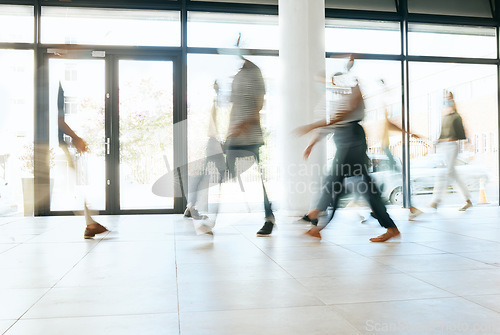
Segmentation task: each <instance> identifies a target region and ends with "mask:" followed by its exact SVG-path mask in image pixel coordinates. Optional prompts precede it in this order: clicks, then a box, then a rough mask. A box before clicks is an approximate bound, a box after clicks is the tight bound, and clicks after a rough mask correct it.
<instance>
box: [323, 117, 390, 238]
mask: <svg viewBox="0 0 500 335" xmlns="http://www.w3.org/2000/svg"><path fill="white" fill-rule="evenodd" d="M333 138H334V141H335V145H336V147H337V153H336V154H335V158H334V160H333V163H332V164H333V166H332V169H331V174H330V175H329V176H328V177H327V180H326V182H325V183H324V184H323V188H322V194H321V198H320V200H319V202H318V206H317V209H318V210H320V211H325V210H326V209H327V207H328V205H329V204H331V205H332V207H333V210H332V213H331V215H330V218H329V221H330V220H331V219H332V218H333V215H334V214H335V211H336V209H337V207H338V203H339V200H340V197H341V195H342V194H344V193H345V184H344V179H345V178H346V177H351V176H359V177H361V181H360V182H359V183H357V184H356V188H357V190H356V191H357V192H358V193H359V194H361V195H363V196H364V197H365V199H366V200H367V201H368V203H369V204H370V207H371V209H372V211H373V213H374V214H375V216H376V217H377V219H378V221H379V223H380V225H381V226H383V227H385V228H394V227H396V225H395V224H394V221H392V219H391V217H390V216H389V214H388V213H387V210H386V208H385V205H384V202H383V200H382V196H381V194H380V191H379V189H378V187H377V185H376V184H375V182H374V181H373V180H372V178H371V177H370V175H369V174H368V157H367V155H366V149H367V146H366V136H365V132H364V130H363V127H361V126H360V125H359V123H357V122H352V123H350V124H349V125H346V126H344V127H339V128H336V129H335V134H334V137H333Z"/></svg>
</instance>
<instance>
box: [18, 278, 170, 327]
mask: <svg viewBox="0 0 500 335" xmlns="http://www.w3.org/2000/svg"><path fill="white" fill-rule="evenodd" d="M165 286H166V287H162V286H160V285H158V286H155V287H147V286H142V285H140V283H138V285H137V286H136V287H129V286H124V287H120V286H117V287H87V288H54V289H52V290H50V291H49V292H48V293H47V294H46V295H45V296H44V297H43V298H42V299H41V300H40V301H39V302H38V303H37V304H36V305H35V306H33V308H31V309H30V310H29V311H28V313H26V315H25V318H26V319H33V318H57V317H79V316H110V315H122V314H147V313H148V314H152V313H174V312H177V292H176V288H175V287H169V286H170V285H165Z"/></svg>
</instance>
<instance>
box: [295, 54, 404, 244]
mask: <svg viewBox="0 0 500 335" xmlns="http://www.w3.org/2000/svg"><path fill="white" fill-rule="evenodd" d="M353 62H354V60H353V59H352V58H351V60H350V63H351V64H350V66H348V69H350V67H352V63H353ZM339 77H340V78H339ZM342 77H344V78H342ZM338 79H340V81H345V85H344V86H346V87H350V88H351V89H350V92H349V93H348V94H345V95H344V96H343V97H342V100H341V102H340V103H339V105H338V106H337V107H336V110H335V113H334V114H333V115H331V117H330V119H329V120H328V121H326V122H325V120H321V121H317V122H315V123H312V124H309V125H306V126H303V127H300V128H299V129H298V130H297V132H298V133H299V134H301V135H305V134H307V133H309V132H311V131H313V130H315V129H321V128H327V129H328V128H330V129H331V130H333V131H334V135H333V139H334V141H335V145H336V147H337V152H336V154H335V158H334V160H333V162H332V168H331V170H330V173H331V174H330V175H329V176H328V178H327V181H326V183H325V184H324V185H323V188H322V195H321V199H320V200H319V202H318V204H317V206H316V208H315V209H313V210H311V211H309V212H308V213H307V215H306V216H307V217H308V218H309V219H310V220H311V221H312V220H317V218H318V215H319V213H320V212H322V211H325V210H326V209H327V207H328V205H329V204H331V205H332V213H331V214H330V217H329V220H328V221H331V219H332V218H333V216H334V214H335V211H336V209H337V207H338V202H339V198H340V196H341V195H342V194H343V193H344V192H345V184H344V180H345V178H347V177H352V176H358V177H361V181H360V182H359V183H358V184H357V185H358V187H360V185H363V189H364V190H363V191H362V192H361V193H362V194H363V196H365V197H366V198H367V200H368V203H369V205H370V207H371V208H372V210H373V212H374V213H375V215H376V217H377V219H378V221H379V223H380V224H381V225H382V226H383V227H385V228H386V229H387V231H386V232H385V233H384V234H382V235H380V236H378V237H375V238H371V239H370V241H372V242H385V241H387V240H389V239H391V238H394V237H397V236H399V235H400V232H399V230H398V228H397V227H396V224H395V223H394V221H393V220H392V219H391V217H390V216H389V214H388V213H387V210H386V208H385V205H384V203H383V201H382V198H381V195H380V191H379V190H378V188H377V186H376V185H375V183H374V181H373V180H372V178H371V177H370V175H369V174H368V156H367V154H366V150H367V145H366V135H365V132H364V129H363V127H362V126H361V125H360V124H359V123H360V122H361V121H362V120H363V118H364V110H365V106H364V101H363V96H362V94H361V90H360V88H359V85H358V83H357V80H355V79H354V80H353V78H350V77H349V76H347V75H343V76H340V75H339V76H335V80H336V81H338ZM349 79H350V80H349ZM317 139H318V136H316V137H315V138H314V139H313V140H312V141H311V143H310V144H309V145H308V146H307V148H306V149H305V151H304V158H305V159H307V158H308V157H309V155H310V153H311V150H312V148H313V147H314V145H315V144H316V143H317ZM358 191H360V189H358ZM327 224H328V222H327V223H326V224H325V225H323V226H314V227H312V228H311V229H310V230H309V231H308V232H307V234H308V235H310V236H313V237H318V238H321V234H320V231H321V230H322V229H324V228H325V227H326V225H327Z"/></svg>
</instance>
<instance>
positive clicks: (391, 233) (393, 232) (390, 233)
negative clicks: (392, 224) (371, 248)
mask: <svg viewBox="0 0 500 335" xmlns="http://www.w3.org/2000/svg"><path fill="white" fill-rule="evenodd" d="M398 236H401V233H400V232H399V230H398V228H387V231H386V232H385V233H384V234H382V235H380V236H377V237H374V238H371V239H370V241H372V242H385V241H387V240H390V239H391V238H395V237H398Z"/></svg>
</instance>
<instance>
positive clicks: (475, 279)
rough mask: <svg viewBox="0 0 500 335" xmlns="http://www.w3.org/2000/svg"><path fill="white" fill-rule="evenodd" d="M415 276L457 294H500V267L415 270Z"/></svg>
mask: <svg viewBox="0 0 500 335" xmlns="http://www.w3.org/2000/svg"><path fill="white" fill-rule="evenodd" d="M412 275H413V276H414V277H416V278H419V279H420V280H423V281H425V282H426V283H429V284H431V285H434V286H436V287H439V288H441V289H443V290H446V291H448V292H451V293H454V294H456V295H460V296H465V295H481V294H500V285H498V283H500V269H498V268H497V269H493V270H468V271H447V272H415V273H413V274H412Z"/></svg>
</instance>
